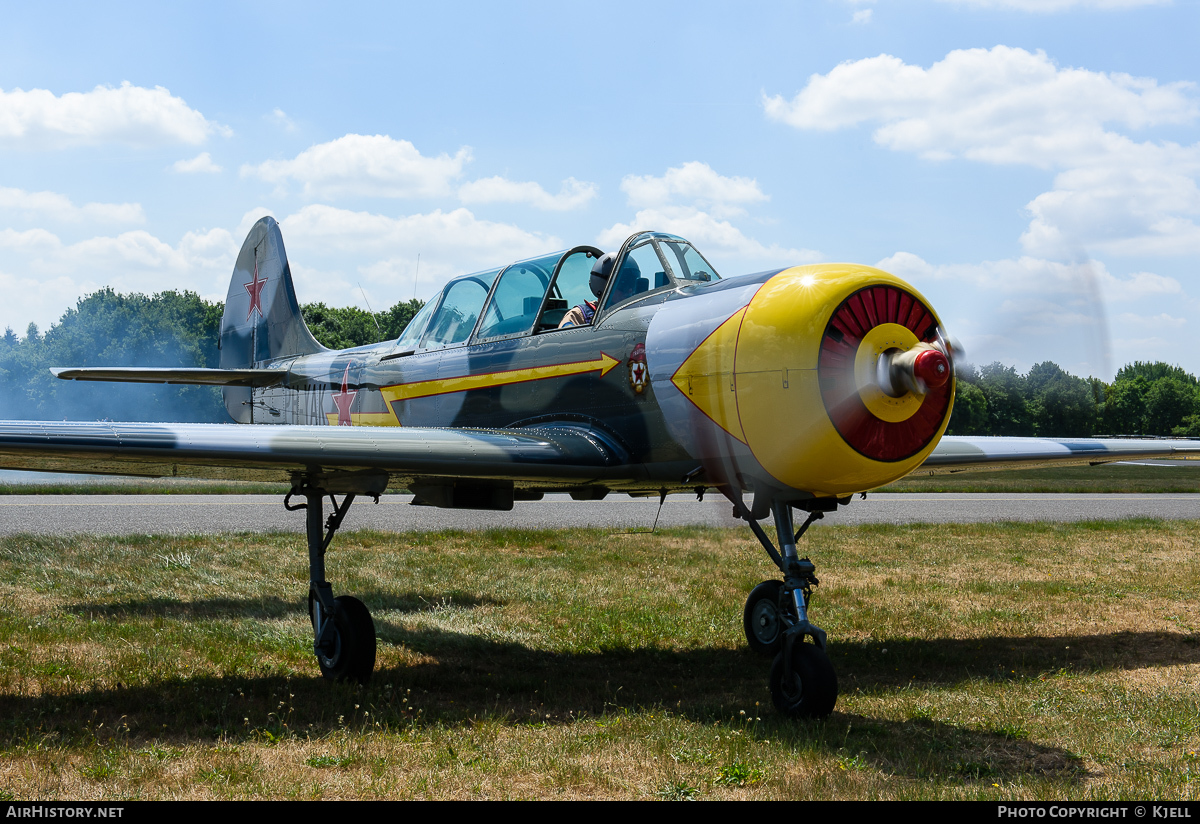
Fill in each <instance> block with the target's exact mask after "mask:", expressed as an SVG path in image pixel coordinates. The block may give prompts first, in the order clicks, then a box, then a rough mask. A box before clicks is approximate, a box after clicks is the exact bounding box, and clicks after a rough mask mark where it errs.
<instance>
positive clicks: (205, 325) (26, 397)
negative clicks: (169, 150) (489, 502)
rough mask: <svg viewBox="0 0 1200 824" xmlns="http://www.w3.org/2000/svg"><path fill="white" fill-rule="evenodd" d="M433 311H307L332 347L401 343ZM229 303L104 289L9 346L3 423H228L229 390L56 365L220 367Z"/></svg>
mask: <svg viewBox="0 0 1200 824" xmlns="http://www.w3.org/2000/svg"><path fill="white" fill-rule="evenodd" d="M422 305H423V303H422V301H418V300H410V301H404V302H401V303H397V304H396V305H394V306H392V307H391V308H390V309H387V310H386V311H383V312H376V313H371V312H367V311H364V310H362V309H356V308H353V307H347V308H337V307H329V306H326V305H324V304H323V303H310V304H306V305H304V306H302V307H301V310H302V312H303V313H304V318H305V321H306V322H307V323H308V326H309V328H310V329H311V330H312V333H313V335H314V336H315V337H316V339H317V340H318V341H320V342H321V344H322V345H324V346H327V347H329V348H330V349H346V348H349V347H352V346H363V345H366V344H369V343H377V342H379V341H384V340H394V339H396V338H398V337H399V336H400V333H401V332H402V331H403V330H404V327H405V326H407V325H408V322H409V321H410V320H411V319H412V317H413V315H415V314H416V313H417V311H418V310H419V309H420V308H421V306H422ZM223 311H224V305H223V304H222V303H220V302H216V303H212V302H209V301H206V300H202V299H201V298H200V296H199V295H197V294H195V293H194V292H174V291H168V292H160V293H158V294H155V295H150V296H147V295H142V294H128V295H123V294H118V293H117V292H114V291H113V290H112V289H101V290H100V291H99V292H95V293H93V294H90V295H88V296H86V297H83V298H80V300H79V302H78V303H77V304H76V305H75V306H74V307H73V308H71V309H68V310H67V311H66V312H64V313H63V315H62V317H61V318H60V319H59V321H58V323H56V324H53V325H52V326H51V327H50V328H49V329H48V330H46V331H45V332H44V333H43V332H42V331H41V330H40V329H38V327H37V324H34V323H31V324H29V326H28V328H26V330H25V335H24V337H20V336H18V335H17V334H16V333H15V332H14V331H13V330H12V329H11V328H9V329H5V330H4V336H3V337H2V338H0V418H2V419H7V420H85V421H86V420H104V419H107V420H122V421H178V422H197V423H205V422H211V423H227V422H228V421H229V416H228V415H227V414H226V413H225V405H224V403H223V402H222V399H221V392H220V390H219V389H217V388H215V387H210V386H164V385H151V384H114V383H97V382H91V381H61V380H58V379H57V378H55V377H54V376H53V375H51V374H50V367H52V366H62V367H67V366H179V367H196V366H201V367H216V366H217V365H218V360H219V356H218V351H217V335H218V332H219V330H220V328H221V313H222V312H223Z"/></svg>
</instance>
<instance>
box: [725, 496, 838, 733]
mask: <svg viewBox="0 0 1200 824" xmlns="http://www.w3.org/2000/svg"><path fill="white" fill-rule="evenodd" d="M730 499H731V500H732V501H733V504H734V512H735V514H737V515H739V516H740V517H742V518H743V519H744V520H745V521H746V522H747V523H748V524H749V525H750V529H751V531H753V532H754V535H755V537H757V538H758V540H759V542H760V543H761V544H762V545H763V548H764V549H766V550H767V554H768V555H770V556H771V560H772V561H774V562H775V565H776V566H778V567H779V569H780V571H781V572H782V573H783V580H782V581H763V582H762V583H761V584H759V585H758V586H756V587H755V588H754V589H753V590H751V592H750V597H749V598H747V599H746V607H745V609H744V610H743V612H742V628H743V629H744V631H745V633H746V642H747V643H748V644H749V645H750V649H752V650H754V651H755V652H757V653H758V654H760V655H765V656H773V658H774V660H773V661H772V663H771V674H770V676H769V684H770V688H771V700H772V702H773V703H774V704H775V708H776V709H777V710H779V711H780V712H781V713H783V714H784V715H786V716H789V717H791V718H824V717H825V716H827V715H829V714H830V713H831V712H833V707H834V705H835V704H836V703H837V692H838V685H837V673H835V672H834V670H833V664H832V663H830V661H829V656H828V654H826V652H825V644H826V639H825V631H824V630H822V629H821V628H820V627H817V626H816V625H814V624H812V623H810V622H809V620H808V601H809V598H810V597H811V596H812V591H813V588H814V587H816V586H817V584H818V583H820V582H819V581H818V580H817V576H816V567H815V566H814V565H813V563H812V561H810V560H809V559H808V558H801V557H799V556H798V554H797V553H796V542H797V541H798V540H800V537H801V536H802V535H803V534H804V533H805V531H806V530H807V529H808V528H809V526H811V525H812V523H813V522H814V521H816V520H817V519H819V518H821V517H823V516H824V511H823V510H822V509H817V508H814V509H812V510H810V512H809V517H808V519H807V520H806V521H805V522H804V525H803V526H801V527H800V529H799V531H797V532H796V533H795V534H794V535H793V533H792V530H793V528H794V526H793V523H792V505H791V504H790V503H789V502H786V501H772V503H771V510H772V513H773V515H774V516H775V529H776V531H777V533H778V535H779V546H780V549H779V550H776V549H775V546H774V545H773V544H772V543H771V539H770V538H769V537H767V534H766V533H765V532H764V531H763V528H762V527H761V526H759V524H758V520H757V519H756V518H755V517H753V515H752V514H751V512H750V511H749V510H747V509H746V506H745V504H743V503H742V502H741V501H740V500H739V499H737V498H735V497H733V496H730ZM810 505H814V507H815V505H816V502H812V503H811V504H810ZM836 505H837V504H836V503H834V507H836ZM756 508H757V502H756ZM762 514H765V513H762ZM810 641H811V643H810Z"/></svg>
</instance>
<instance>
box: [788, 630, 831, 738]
mask: <svg viewBox="0 0 1200 824" xmlns="http://www.w3.org/2000/svg"><path fill="white" fill-rule="evenodd" d="M783 657H784V656H783V652H782V651H780V653H779V654H778V655H776V656H775V661H774V662H773V663H772V664H771V700H772V701H773V702H774V703H775V709H777V710H779V711H780V712H781V713H783V714H784V715H786V716H789V717H791V718H824V717H825V716H827V715H829V713H831V712H833V705H834V704H836V703H837V692H838V685H837V673H835V672H834V671H833V664H831V663H830V662H829V656H828V655H826V654H825V650H823V649H821V648H820V647H818V646H817V645H816V644H806V643H804V641H803V640H802V639H799V638H797V639H796V642H795V645H794V646H793V647H792V671H791V672H790V673H785V672H784V666H783Z"/></svg>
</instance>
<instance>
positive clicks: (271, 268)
mask: <svg viewBox="0 0 1200 824" xmlns="http://www.w3.org/2000/svg"><path fill="white" fill-rule="evenodd" d="M218 346H219V348H220V350H221V360H220V365H221V368H222V369H247V368H254V367H260V366H264V365H266V364H267V363H269V362H271V361H274V360H276V359H278V358H285V357H289V356H292V355H310V354H313V353H315V352H323V351H325V347H323V346H321V344H319V343H317V340H316V338H314V337H313V336H312V333H311V332H309V331H308V327H307V326H306V325H305V324H304V318H303V316H302V315H301V314H300V304H299V302H298V301H297V300H296V289H295V287H294V286H293V285H292V270H291V269H290V268H289V267H288V261H287V252H286V251H284V248H283V235H281V234H280V233H279V224H278V223H276V222H275V219H274V218H270V217H264V218H263V219H262V220H260V221H258V223H255V224H254V228H252V229H251V230H250V234H249V235H247V236H246V242H245V243H243V244H242V251H241V252H239V253H238V257H237V263H236V264H234V267H233V279H232V280H231V281H230V282H229V294H227V295H226V296H225V314H224V315H223V316H222V317H221V336H220V341H219V343H218ZM250 392H251V390H250V389H249V388H248V387H233V386H227V387H225V407H226V409H228V410H229V414H230V415H232V416H233V418H234V420H241V418H242V417H243V416H244V415H245V414H246V412H245V410H247V409H249V407H248V406H246V405H245V401H249V400H250Z"/></svg>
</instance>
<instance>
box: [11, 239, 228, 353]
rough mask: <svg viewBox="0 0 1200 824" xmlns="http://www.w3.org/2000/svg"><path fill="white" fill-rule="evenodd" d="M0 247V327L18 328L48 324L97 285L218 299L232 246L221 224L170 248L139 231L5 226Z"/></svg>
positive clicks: (222, 296) (124, 289) (226, 282)
mask: <svg viewBox="0 0 1200 824" xmlns="http://www.w3.org/2000/svg"><path fill="white" fill-rule="evenodd" d="M0 249H3V250H5V251H6V254H5V255H4V259H5V260H4V267H5V270H6V271H0V289H3V290H4V295H5V300H4V302H3V303H0V328H3V327H4V326H11V327H12V328H13V329H15V330H18V331H20V330H24V328H25V327H26V326H27V325H28V324H29V322H30V321H34V322H36V323H37V324H38V326H40V327H41V328H42V329H48V328H49V327H50V325H51V324H52V323H55V322H57V321H58V319H59V318H60V317H61V316H62V313H63V311H64V310H65V309H67V308H68V307H69V306H73V305H74V303H75V301H76V300H77V299H78V298H80V297H81V296H83V295H85V294H89V293H91V292H94V291H96V290H97V289H100V288H102V287H104V286H111V287H112V288H114V289H116V290H117V291H119V292H142V293H145V294H152V293H154V292H161V291H163V290H165V289H179V290H183V289H190V290H191V291H193V292H198V293H199V294H200V295H201V296H202V297H205V298H207V299H209V300H223V299H224V297H225V292H226V287H227V286H228V283H229V276H230V273H231V272H232V271H233V263H234V259H235V257H236V253H237V244H236V243H235V242H234V239H233V237H232V236H231V235H230V234H229V232H228V231H226V230H225V229H212V230H208V231H196V232H188V233H187V234H185V235H184V236H183V238H181V239H180V242H179V243H178V244H177V245H175V246H172V245H171V244H169V243H166V242H164V241H162V240H160V239H159V238H157V237H155V236H154V235H152V234H150V233H149V232H145V231H142V230H136V231H132V232H124V233H121V234H119V235H116V236H98V237H92V238H88V239H86V240H82V241H80V242H78V243H69V244H68V243H63V242H62V240H61V239H59V237H58V236H57V235H55V234H53V233H51V232H48V231H46V230H45V229H31V230H28V231H24V232H18V231H14V230H12V229H4V230H0Z"/></svg>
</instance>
